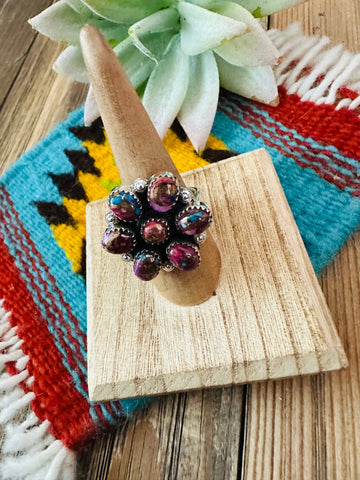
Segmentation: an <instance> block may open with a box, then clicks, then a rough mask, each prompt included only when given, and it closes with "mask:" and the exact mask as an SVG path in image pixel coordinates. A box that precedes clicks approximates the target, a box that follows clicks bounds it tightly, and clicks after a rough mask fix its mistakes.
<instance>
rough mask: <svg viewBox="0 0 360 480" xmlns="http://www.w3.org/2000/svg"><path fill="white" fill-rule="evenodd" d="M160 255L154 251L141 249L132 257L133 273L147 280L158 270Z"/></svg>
mask: <svg viewBox="0 0 360 480" xmlns="http://www.w3.org/2000/svg"><path fill="white" fill-rule="evenodd" d="M160 267H161V262H160V257H159V255H157V254H156V253H154V252H150V251H146V250H143V251H141V252H139V253H138V254H137V255H136V256H135V258H134V273H135V275H136V276H137V277H138V278H139V279H140V280H143V281H144V282H148V281H149V280H152V279H153V278H155V277H156V275H158V273H159V272H160Z"/></svg>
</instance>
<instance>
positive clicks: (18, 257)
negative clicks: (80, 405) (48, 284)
mask: <svg viewBox="0 0 360 480" xmlns="http://www.w3.org/2000/svg"><path fill="white" fill-rule="evenodd" d="M9 217H10V216H9ZM11 226H12V222H10V221H9V222H6V225H5V224H1V223H0V232H1V235H2V237H3V238H4V242H5V244H6V245H7V247H8V248H9V252H10V254H11V255H12V256H13V258H14V262H15V265H16V267H17V268H18V270H19V272H20V274H21V276H22V278H23V279H24V281H25V283H26V288H27V289H28V291H29V292H30V293H31V294H32V298H33V300H34V302H35V303H36V305H38V307H39V309H40V312H41V314H42V317H43V319H44V320H45V321H46V322H47V325H48V329H49V332H50V333H51V334H52V335H53V337H54V341H55V345H56V347H57V349H58V350H59V351H60V352H61V354H62V361H63V365H64V366H65V368H66V370H67V371H68V372H69V373H70V374H71V376H72V378H73V380H74V383H75V385H76V388H77V390H78V391H79V392H80V393H81V394H82V395H83V396H84V397H85V398H86V399H87V400H88V393H87V392H86V391H85V390H84V389H83V388H82V386H81V379H80V377H79V374H78V373H77V372H75V371H74V370H73V369H72V368H71V367H70V365H69V363H68V361H67V356H68V354H67V352H66V350H65V347H63V345H62V343H61V340H60V336H59V333H58V332H57V330H56V328H55V327H54V326H53V325H52V324H51V323H50V321H49V320H48V308H49V306H46V305H45V304H44V301H43V300H42V299H41V298H39V294H38V292H37V291H36V290H35V289H34V288H33V287H32V285H31V282H30V277H29V276H28V275H27V274H26V271H25V269H24V263H23V262H25V264H26V265H27V266H28V267H29V270H30V272H31V271H32V267H31V262H30V261H29V260H28V259H27V258H26V256H25V255H23V254H22V252H21V251H20V248H19V247H18V245H17V243H13V242H12V241H11V238H14V231H13V230H7V229H8V228H9V227H11ZM35 281H36V277H35ZM40 288H41V287H40ZM53 313H54V312H53ZM54 316H55V323H56V326H57V327H58V328H60V329H61V330H62V331H63V333H64V334H65V336H66V334H67V332H66V328H65V327H63V326H62V325H61V324H60V323H59V321H58V320H56V319H57V316H56V314H55V313H54ZM67 345H68V346H69V347H70V348H71V349H72V350H73V351H74V352H75V347H74V345H73V344H72V343H71V342H70V343H69V342H67ZM76 356H77V355H76ZM77 364H78V366H79V368H80V369H81V370H82V372H83V374H84V379H83V380H84V381H86V377H87V370H86V367H85V366H83V365H82V364H81V363H80V362H77Z"/></svg>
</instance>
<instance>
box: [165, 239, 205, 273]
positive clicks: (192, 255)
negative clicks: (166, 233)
mask: <svg viewBox="0 0 360 480" xmlns="http://www.w3.org/2000/svg"><path fill="white" fill-rule="evenodd" d="M167 255H168V259H169V261H170V262H171V263H172V265H174V267H176V268H179V269H180V270H186V271H191V270H195V268H197V267H198V266H199V264H200V255H199V253H198V250H197V248H196V247H195V246H194V245H190V244H188V243H180V242H179V243H172V244H170V246H169V247H168V249H167Z"/></svg>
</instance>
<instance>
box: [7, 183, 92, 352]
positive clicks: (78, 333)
mask: <svg viewBox="0 0 360 480" xmlns="http://www.w3.org/2000/svg"><path fill="white" fill-rule="evenodd" d="M2 192H3V194H4V195H5V197H6V201H7V202H8V204H9V206H10V207H11V212H12V213H13V215H14V216H15V218H16V220H17V221H18V223H19V225H20V226H21V227H22V222H21V220H20V218H19V214H18V212H17V211H16V209H15V208H14V204H13V203H12V201H11V199H10V196H9V194H8V192H7V191H6V190H5V189H2ZM21 232H22V233H23V235H24V237H25V238H26V240H27V244H28V245H29V247H30V248H31V250H32V253H33V254H34V255H35V256H37V258H38V261H39V264H40V266H41V267H42V268H43V269H44V270H45V272H46V273H47V276H48V278H49V280H50V281H51V283H52V285H53V287H54V290H55V291H56V293H57V294H58V295H59V300H60V303H61V305H62V306H63V307H64V308H65V310H66V312H67V314H68V315H69V318H70V319H71V321H72V322H73V324H74V328H75V333H76V335H78V336H79V337H81V338H82V339H83V342H84V345H86V335H85V333H84V332H82V331H81V330H80V328H79V326H78V321H77V319H76V317H75V316H74V315H73V313H72V312H71V309H70V306H69V305H68V304H67V302H65V300H64V297H63V295H62V291H61V290H60V289H59V288H58V286H57V283H56V280H55V278H54V277H53V275H52V274H51V272H50V269H49V266H48V265H47V264H46V263H45V262H44V261H43V259H42V258H41V255H40V254H39V252H38V250H37V249H36V247H35V245H34V243H33V241H32V240H31V238H30V235H29V232H28V231H27V230H25V229H24V228H23V227H22V229H21ZM65 326H66V328H67V329H68V331H69V333H70V334H71V331H70V326H69V325H68V324H65ZM75 340H76V342H77V339H75Z"/></svg>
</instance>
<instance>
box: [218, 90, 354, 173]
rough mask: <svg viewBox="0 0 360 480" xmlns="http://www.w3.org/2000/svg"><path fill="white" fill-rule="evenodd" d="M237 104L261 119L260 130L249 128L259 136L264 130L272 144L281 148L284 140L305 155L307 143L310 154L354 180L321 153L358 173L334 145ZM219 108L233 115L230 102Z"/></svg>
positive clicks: (250, 105)
mask: <svg viewBox="0 0 360 480" xmlns="http://www.w3.org/2000/svg"><path fill="white" fill-rule="evenodd" d="M237 103H241V104H244V106H245V107H247V108H249V109H250V110H252V111H253V112H254V114H256V115H257V116H258V117H262V118H258V120H259V121H260V122H261V128H259V127H255V126H254V125H253V126H252V127H251V128H252V129H253V130H254V131H256V132H258V133H259V134H261V135H262V136H263V135H264V133H265V132H264V130H265V131H266V135H265V136H266V138H268V139H270V140H271V141H272V142H275V143H276V144H277V145H279V146H282V147H284V144H283V142H282V138H286V140H287V143H288V144H289V145H292V146H295V147H297V148H301V149H302V150H303V151H304V152H305V153H308V147H307V146H305V145H304V143H308V144H309V146H310V147H311V148H312V150H315V152H312V153H315V154H316V156H317V157H320V158H323V159H324V160H327V161H328V163H329V164H330V165H331V166H332V167H333V168H335V169H337V170H338V171H340V172H342V173H344V174H345V175H348V176H350V177H351V176H352V177H354V179H355V178H356V174H355V173H352V172H351V171H350V170H348V169H347V168H346V167H342V166H340V165H338V164H337V163H335V162H334V161H333V160H332V159H331V157H329V156H328V155H326V154H324V153H323V152H324V150H329V151H330V152H331V153H332V154H333V156H334V157H335V158H336V159H338V160H340V161H342V162H345V163H347V164H349V165H351V166H352V167H354V168H355V169H356V171H357V172H359V171H360V163H359V162H358V161H357V160H356V159H354V158H351V157H346V156H344V155H343V154H342V153H341V152H340V151H339V150H338V149H337V148H336V147H335V146H334V145H323V144H321V143H319V142H317V141H316V140H314V139H312V138H311V137H303V136H302V135H300V134H299V133H298V132H297V131H296V130H295V129H293V128H288V127H286V126H284V125H283V124H282V123H279V122H277V121H276V120H274V119H273V118H272V117H271V115H269V113H268V112H266V111H265V110H261V109H260V108H258V106H257V105H256V104H255V103H250V102H248V101H246V100H244V99H242V100H241V101H240V100H239V99H238V100H237ZM221 107H222V108H226V109H227V110H228V112H229V113H233V112H232V111H231V107H234V104H233V103H232V102H231V101H230V100H228V99H223V101H222V104H221ZM235 108H236V115H237V116H238V117H239V118H241V119H242V120H243V121H246V120H244V115H246V112H242V111H241V109H240V108H239V107H235ZM262 120H263V121H262ZM264 121H266V122H269V123H270V124H271V125H278V127H280V128H281V130H282V132H284V134H282V133H281V136H280V134H279V133H278V132H277V131H276V129H275V126H269V125H266V124H265V123H264ZM270 134H272V135H270ZM274 136H275V137H276V138H275V139H274ZM291 136H293V137H294V138H295V139H296V140H298V141H299V143H297V142H296V141H294V140H292V139H291V138H290V137H291ZM304 161H305V162H308V160H306V159H304Z"/></svg>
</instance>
